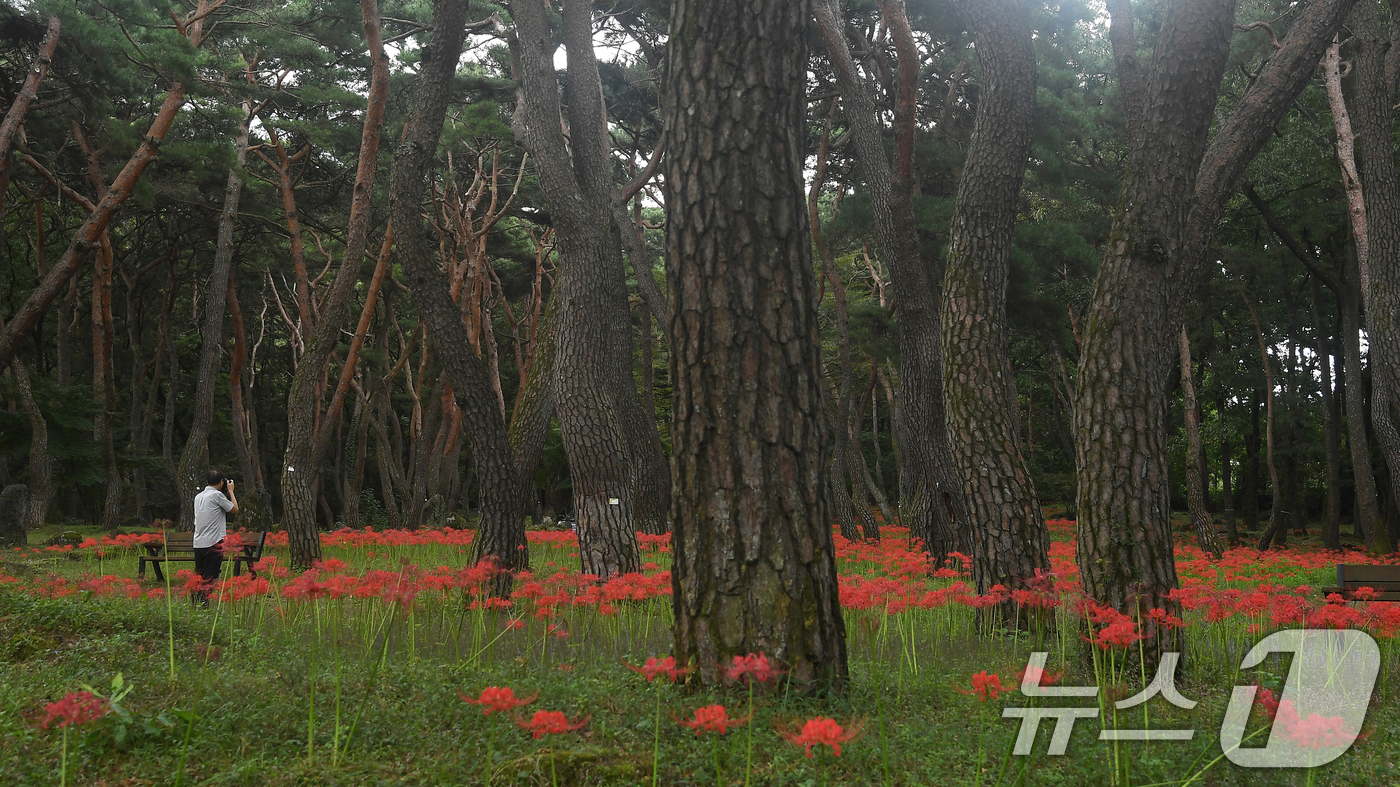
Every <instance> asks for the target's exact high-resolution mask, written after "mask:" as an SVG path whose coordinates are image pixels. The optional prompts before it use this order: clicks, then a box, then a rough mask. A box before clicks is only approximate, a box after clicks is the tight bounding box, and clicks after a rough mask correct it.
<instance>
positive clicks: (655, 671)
mask: <svg viewBox="0 0 1400 787" xmlns="http://www.w3.org/2000/svg"><path fill="white" fill-rule="evenodd" d="M627 669H630V670H632V671H633V672H635V673H637V674H638V675H641V676H642V677H644V678H646V679H647V682H651V681H653V680H655V679H656V678H657V677H659V676H661V675H665V676H666V677H667V678H668V679H669V680H670V681H671V682H672V683H675V682H676V681H677V680H680V679H681V678H683V677H685V676H686V675H689V674H690V673H692V672H694V671H695V670H694V668H693V667H677V666H676V659H675V657H674V656H667V657H666V658H664V659H658V658H656V657H655V656H652V657H651V658H649V659H647V663H646V664H643V665H642V666H640V667H635V666H633V665H631V664H628V665H627Z"/></svg>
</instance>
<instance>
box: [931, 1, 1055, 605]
mask: <svg viewBox="0 0 1400 787" xmlns="http://www.w3.org/2000/svg"><path fill="white" fill-rule="evenodd" d="M953 6H954V7H955V8H956V9H957V10H958V13H959V14H961V15H962V17H963V19H964V20H965V21H966V23H967V25H968V27H969V28H970V29H971V30H972V37H973V40H974V42H975V45H976V49H977V60H978V63H979V64H980V66H981V71H980V78H979V88H980V90H979V93H978V99H977V101H978V103H977V119H976V121H975V124H974V126H973V130H972V142H971V144H970V145H969V146H968V151H967V159H966V161H965V163H964V164H963V171H962V181H961V182H960V183H959V184H958V192H957V198H956V202H955V204H954V208H953V225H952V233H951V234H950V236H949V240H948V263H947V270H946V271H945V273H944V279H943V303H942V325H943V390H944V398H945V400H946V406H947V411H946V419H947V423H948V443H949V446H950V447H951V449H952V452H953V459H954V461H955V462H956V466H957V469H958V473H959V475H960V476H961V477H962V484H963V495H964V497H965V499H966V500H967V508H968V513H969V515H970V516H971V519H972V521H971V528H972V533H973V541H972V543H973V549H972V567H973V570H972V576H973V579H974V580H975V581H976V583H977V588H978V590H979V591H981V592H986V591H987V589H988V588H990V587H991V586H993V585H1004V586H1006V587H1008V588H1019V587H1024V586H1026V585H1027V584H1028V583H1029V582H1032V581H1035V580H1036V579H1037V574H1042V573H1045V572H1048V571H1049V570H1050V554H1049V546H1050V535H1049V532H1048V531H1047V530H1046V528H1045V520H1044V518H1043V517H1042V515H1041V513H1040V501H1039V500H1038V499H1037V498H1036V494H1035V487H1034V485H1033V484H1032V483H1031V477H1030V470H1029V468H1028V467H1027V466H1026V458H1025V452H1024V449H1023V447H1022V442H1021V435H1020V432H1019V430H1018V428H1017V417H1016V413H1017V411H1018V409H1019V404H1018V402H1017V394H1016V377H1015V375H1014V374H1012V373H1011V362H1010V359H1009V358H1008V357H1007V354H1006V286H1007V276H1008V270H1009V269H1008V263H1009V258H1010V254H1011V230H1012V229H1013V227H1014V226H1015V223H1016V213H1017V207H1018V205H1019V204H1020V200H1019V196H1020V191H1021V180H1022V177H1023V175H1024V173H1025V171H1026V159H1027V157H1028V156H1029V154H1030V149H1031V138H1032V137H1031V133H1032V117H1033V115H1034V114H1035V84H1036V69H1035V51H1034V50H1033V49H1032V44H1031V25H1030V18H1029V16H1028V13H1027V8H1026V5H1025V4H1024V3H1023V2H1021V0H993V1H991V2H988V1H987V0H966V2H964V1H963V0H956V1H955V2H954V3H953ZM1017 607H1020V605H1011V604H1009V603H1008V605H1007V607H1006V610H1005V611H1006V612H1007V613H1011V614H1014V610H1015V608H1017Z"/></svg>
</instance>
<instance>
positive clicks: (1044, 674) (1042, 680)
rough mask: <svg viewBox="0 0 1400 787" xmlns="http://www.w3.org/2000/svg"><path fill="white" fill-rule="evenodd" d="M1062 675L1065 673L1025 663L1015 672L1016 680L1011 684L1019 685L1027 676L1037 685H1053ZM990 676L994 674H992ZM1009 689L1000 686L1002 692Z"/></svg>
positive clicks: (1008, 687)
mask: <svg viewBox="0 0 1400 787" xmlns="http://www.w3.org/2000/svg"><path fill="white" fill-rule="evenodd" d="M1064 676H1065V674H1064V673H1063V672H1051V671H1050V670H1047V669H1045V668H1043V667H1034V666H1031V665H1026V666H1025V667H1024V668H1022V669H1021V671H1020V672H1017V673H1016V682H1015V683H1013V684H1011V686H1020V685H1021V684H1023V683H1025V682H1026V679H1027V678H1029V679H1030V681H1031V683H1034V684H1035V685H1037V686H1054V685H1055V684H1056V683H1059V682H1060V678H1063V677H1064ZM992 677H996V676H995V675H993V676H992ZM1010 690H1011V689H1010V686H1007V687H1003V688H1002V691H1003V692H1006V691H1010ZM993 699H995V696H993Z"/></svg>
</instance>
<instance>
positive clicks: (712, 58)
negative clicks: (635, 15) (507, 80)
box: [662, 0, 847, 690]
mask: <svg viewBox="0 0 1400 787" xmlns="http://www.w3.org/2000/svg"><path fill="white" fill-rule="evenodd" d="M810 11H811V6H810V3H809V2H807V0H796V2H793V1H792V0H757V2H753V1H750V2H736V0H676V2H674V3H673V4H672V6H671V26H670V44H669V47H670V49H669V54H668V61H669V63H668V73H667V79H666V86H665V90H664V91H663V96H664V97H663V99H662V116H663V117H664V118H665V123H666V135H667V139H668V143H667V144H668V146H669V150H670V153H668V155H667V160H666V170H667V176H666V185H665V192H666V193H665V203H666V212H667V221H666V236H667V242H666V246H667V253H666V281H667V292H668V294H669V296H670V314H669V320H670V322H669V328H668V334H669V336H670V341H671V358H672V363H673V364H674V368H675V388H674V395H673V405H672V415H673V419H674V438H673V449H672V463H673V476H674V477H675V478H676V480H677V487H676V489H675V496H674V499H673V502H672V512H673V516H672V521H673V525H674V528H675V530H674V535H673V538H672V550H673V568H672V574H671V576H672V587H673V604H674V610H675V625H674V636H675V645H674V652H675V656H676V660H677V661H679V662H682V663H685V662H693V663H696V664H698V665H699V674H700V679H701V681H703V682H704V683H706V684H711V685H714V684H718V683H720V681H721V679H722V675H721V665H722V664H723V663H727V662H728V661H729V660H730V658H731V657H732V656H735V655H741V654H746V653H754V652H759V651H764V652H767V653H768V654H770V655H771V656H774V657H776V658H777V660H778V661H779V662H780V663H782V664H784V665H785V666H786V668H787V669H788V670H789V672H788V677H789V679H790V680H792V681H793V682H794V683H796V684H797V685H799V686H800V687H803V688H809V689H814V690H820V689H823V688H833V689H839V688H841V687H843V686H844V685H845V683H846V681H847V668H846V644H845V639H846V636H845V624H844V621H843V620H842V617H841V611H840V602H839V595H838V590H837V576H836V563H835V557H834V553H833V546H832V537H831V528H830V524H829V520H828V518H827V511H826V510H825V508H826V507H825V505H824V493H823V484H824V483H825V480H826V479H825V477H824V476H825V456H826V435H825V434H823V429H822V425H823V414H822V407H823V404H822V399H823V395H822V383H821V377H820V374H821V371H820V370H821V341H820V335H819V329H818V325H817V315H816V310H815V308H814V303H815V298H816V289H817V288H816V281H815V279H814V274H813V269H812V264H811V239H810V237H809V234H808V233H809V228H808V226H807V213H806V211H805V209H804V208H805V205H804V198H803V197H804V193H803V192H804V189H803V183H802V181H803V178H802V166H803V139H804V137H805V134H806V122H805V114H806V113H805V110H806V92H805V89H804V88H805V81H806V76H807V45H806V28H807V20H808V18H809V14H810Z"/></svg>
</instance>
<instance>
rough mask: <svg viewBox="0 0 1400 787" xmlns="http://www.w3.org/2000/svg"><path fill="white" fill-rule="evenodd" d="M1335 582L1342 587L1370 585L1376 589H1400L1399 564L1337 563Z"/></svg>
mask: <svg viewBox="0 0 1400 787" xmlns="http://www.w3.org/2000/svg"><path fill="white" fill-rule="evenodd" d="M1337 584H1338V585H1340V586H1342V587H1364V586H1368V585H1369V586H1370V587H1373V588H1376V589H1377V590H1381V589H1389V588H1391V587H1394V588H1397V589H1400V565H1384V566H1370V565H1345V564H1340V563H1339V564H1338V565H1337Z"/></svg>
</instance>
